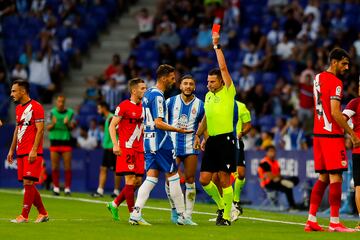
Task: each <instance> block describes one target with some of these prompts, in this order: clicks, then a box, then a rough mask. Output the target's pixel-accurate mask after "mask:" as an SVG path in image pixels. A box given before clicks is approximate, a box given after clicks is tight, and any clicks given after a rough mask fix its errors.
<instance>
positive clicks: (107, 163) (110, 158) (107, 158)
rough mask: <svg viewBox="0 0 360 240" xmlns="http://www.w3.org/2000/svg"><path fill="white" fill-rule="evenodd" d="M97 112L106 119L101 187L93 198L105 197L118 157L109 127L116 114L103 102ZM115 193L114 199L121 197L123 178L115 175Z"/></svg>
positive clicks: (98, 105)
mask: <svg viewBox="0 0 360 240" xmlns="http://www.w3.org/2000/svg"><path fill="white" fill-rule="evenodd" d="M97 111H98V113H99V114H100V115H101V116H104V117H105V125H104V138H103V141H102V147H103V149H104V155H103V161H102V164H101V167H100V172H99V185H98V188H97V190H96V192H95V193H93V194H91V196H93V197H103V195H104V187H105V183H106V176H107V170H108V169H110V170H111V171H113V172H114V173H115V165H116V155H115V154H114V153H113V143H112V141H111V137H110V132H109V126H110V122H111V119H112V118H113V116H114V114H112V113H111V112H110V109H109V105H108V104H107V103H106V102H104V101H102V102H99V103H98V104H97ZM114 175H115V176H114V191H113V193H112V194H111V197H112V198H115V197H117V196H118V195H119V188H120V181H121V176H117V175H116V174H114Z"/></svg>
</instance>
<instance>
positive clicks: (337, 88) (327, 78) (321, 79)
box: [314, 72, 344, 136]
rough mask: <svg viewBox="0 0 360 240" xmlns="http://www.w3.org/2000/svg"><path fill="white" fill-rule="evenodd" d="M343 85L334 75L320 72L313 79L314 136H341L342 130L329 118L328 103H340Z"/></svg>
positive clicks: (329, 109)
mask: <svg viewBox="0 0 360 240" xmlns="http://www.w3.org/2000/svg"><path fill="white" fill-rule="evenodd" d="M342 97H343V84H342V81H341V80H340V79H338V78H337V77H336V76H335V75H334V74H332V73H329V72H322V73H319V74H317V75H316V76H315V79H314V103H315V111H314V134H315V136H316V135H329V134H330V135H343V134H344V130H343V129H342V128H341V127H340V126H339V125H338V124H337V123H336V121H335V120H334V119H333V118H332V116H331V106H330V101H331V100H332V99H336V100H339V101H341V99H342Z"/></svg>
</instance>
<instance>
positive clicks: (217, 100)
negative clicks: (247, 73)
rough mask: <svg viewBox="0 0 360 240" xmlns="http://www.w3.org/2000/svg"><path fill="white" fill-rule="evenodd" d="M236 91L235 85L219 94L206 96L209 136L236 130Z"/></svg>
mask: <svg viewBox="0 0 360 240" xmlns="http://www.w3.org/2000/svg"><path fill="white" fill-rule="evenodd" d="M235 95H236V90H235V86H234V84H233V83H231V85H230V87H229V88H227V87H226V86H224V87H223V88H222V89H221V90H220V91H219V92H217V93H212V92H208V93H207V94H206V96H205V104H204V108H205V115H206V123H207V131H208V133H209V136H216V135H220V134H224V133H231V132H233V130H234V122H233V119H234V104H235Z"/></svg>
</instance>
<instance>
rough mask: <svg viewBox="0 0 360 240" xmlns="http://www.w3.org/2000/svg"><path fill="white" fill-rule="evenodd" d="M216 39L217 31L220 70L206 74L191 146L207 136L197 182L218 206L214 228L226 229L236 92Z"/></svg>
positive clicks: (228, 220)
mask: <svg viewBox="0 0 360 240" xmlns="http://www.w3.org/2000/svg"><path fill="white" fill-rule="evenodd" d="M219 37H220V36H219V34H218V33H216V32H214V33H213V35H212V39H213V45H214V50H215V53H216V58H217V61H218V64H219V68H216V69H212V70H210V71H209V73H208V79H207V82H208V85H207V87H208V89H209V92H208V93H207V94H206V96H205V104H204V107H205V116H204V118H203V120H202V121H201V124H200V126H199V128H198V130H197V132H196V136H195V146H194V147H195V148H199V147H200V136H202V135H203V134H204V133H205V131H207V133H208V136H209V137H208V139H207V141H206V145H205V153H204V157H203V159H202V164H201V170H200V183H201V185H202V186H203V188H204V190H205V192H206V193H207V194H208V195H209V196H210V197H211V198H212V199H213V200H214V201H215V202H216V204H217V206H218V211H217V213H218V216H217V219H216V225H218V226H229V225H231V219H230V213H231V204H232V200H233V189H232V186H231V183H230V174H231V173H232V172H235V171H236V158H235V149H236V137H235V134H234V124H233V118H234V104H235V100H234V99H235V94H236V90H235V86H234V83H233V81H232V79H231V76H230V74H229V71H228V69H227V66H226V62H225V58H224V54H223V52H222V50H221V46H220V44H219ZM213 173H217V174H218V176H219V180H220V186H221V187H222V191H223V197H221V195H220V193H219V191H218V189H217V187H216V185H215V184H214V183H213V182H212V180H211V178H212V175H213Z"/></svg>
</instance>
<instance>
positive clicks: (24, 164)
mask: <svg viewBox="0 0 360 240" xmlns="http://www.w3.org/2000/svg"><path fill="white" fill-rule="evenodd" d="M42 163H43V157H42V156H38V157H37V158H36V160H35V161H34V162H32V163H29V156H21V157H18V158H17V168H18V180H19V181H22V180H23V179H29V180H33V181H35V182H37V181H39V178H40V174H41V170H42Z"/></svg>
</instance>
